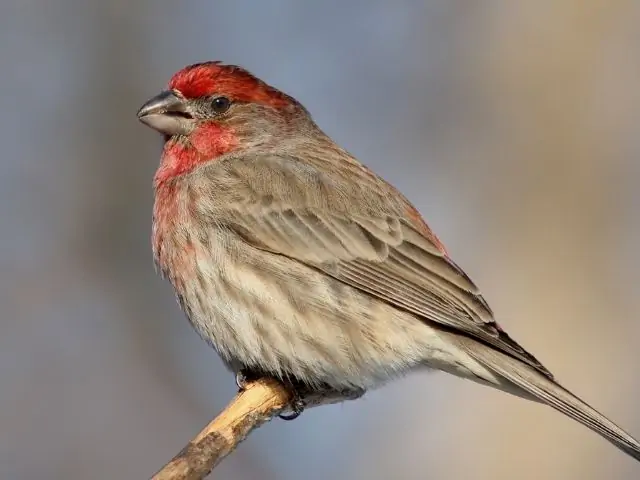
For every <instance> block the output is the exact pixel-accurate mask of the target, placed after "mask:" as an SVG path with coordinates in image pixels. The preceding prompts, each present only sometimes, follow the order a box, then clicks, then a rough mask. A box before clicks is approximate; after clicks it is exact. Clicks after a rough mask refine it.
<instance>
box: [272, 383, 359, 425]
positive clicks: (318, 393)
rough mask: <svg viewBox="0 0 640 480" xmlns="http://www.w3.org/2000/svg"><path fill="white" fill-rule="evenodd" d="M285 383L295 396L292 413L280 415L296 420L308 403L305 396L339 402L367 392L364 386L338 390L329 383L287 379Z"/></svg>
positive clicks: (355, 397)
mask: <svg viewBox="0 0 640 480" xmlns="http://www.w3.org/2000/svg"><path fill="white" fill-rule="evenodd" d="M285 385H286V386H287V388H289V390H290V391H291V394H292V396H293V399H292V400H291V405H290V408H291V411H292V413H290V414H286V415H282V414H281V415H278V416H279V417H280V418H281V419H282V420H295V419H296V418H298V417H299V416H300V414H301V413H302V412H303V411H304V409H305V407H306V403H305V401H304V399H305V398H316V399H317V398H320V397H321V398H324V399H325V400H327V399H331V400H332V401H330V402H328V403H337V402H343V401H347V400H356V399H358V398H360V397H362V396H363V395H364V394H365V392H366V390H364V389H362V388H352V389H344V390H337V389H335V388H332V387H330V386H328V385H320V386H316V387H311V386H309V385H307V384H305V383H303V382H300V381H297V380H287V381H286V382H285ZM311 403H314V402H313V400H311Z"/></svg>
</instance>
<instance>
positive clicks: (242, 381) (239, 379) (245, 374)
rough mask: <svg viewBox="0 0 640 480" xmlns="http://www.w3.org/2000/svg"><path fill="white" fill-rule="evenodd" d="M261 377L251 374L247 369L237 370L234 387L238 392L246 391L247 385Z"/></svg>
mask: <svg viewBox="0 0 640 480" xmlns="http://www.w3.org/2000/svg"><path fill="white" fill-rule="evenodd" d="M261 376H262V375H260V374H258V373H256V372H252V371H251V370H248V369H244V368H243V369H242V370H238V372H237V373H236V385H237V386H238V390H239V391H240V392H242V391H244V390H246V388H247V385H248V384H249V383H251V382H253V381H255V380H258V379H259V378H260V377H261Z"/></svg>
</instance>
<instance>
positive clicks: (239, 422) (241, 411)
mask: <svg viewBox="0 0 640 480" xmlns="http://www.w3.org/2000/svg"><path fill="white" fill-rule="evenodd" d="M349 398H355V396H351V397H350V396H349V395H345V394H343V393H339V392H317V391H316V392H309V393H305V394H303V400H304V403H305V408H310V407H314V406H318V405H326V404H329V403H337V402H341V401H344V400H347V399H349ZM291 399H292V394H291V392H290V391H289V389H287V388H286V387H285V386H284V385H283V384H282V383H280V382H278V381H277V380H273V379H271V378H261V379H258V380H256V381H253V382H250V383H248V384H247V386H246V388H245V389H244V390H243V391H242V392H239V393H238V394H237V395H236V396H235V398H234V399H233V400H232V401H231V403H230V404H229V405H227V407H226V408H225V409H224V410H223V411H222V413H220V415H218V416H217V417H216V418H215V419H213V420H212V421H211V423H209V425H207V426H206V427H205V428H204V429H203V430H202V431H201V432H200V433H198V435H196V436H195V438H193V439H192V440H191V441H190V442H189V443H188V444H187V445H186V446H185V447H184V448H183V449H182V450H181V451H180V453H178V455H176V456H175V457H174V458H173V459H172V460H171V461H170V462H169V463H167V464H166V465H165V466H164V467H162V469H160V471H158V473H156V474H155V475H154V476H153V477H152V479H151V480H199V479H202V478H204V477H206V476H207V475H209V473H211V470H213V468H214V467H215V466H216V465H217V464H218V463H220V461H221V460H222V459H223V458H224V457H226V456H227V455H229V454H230V453H231V452H232V451H233V450H234V449H235V448H236V447H237V446H238V445H239V444H240V442H242V441H243V440H244V439H245V438H247V436H248V435H249V434H250V433H251V432H252V431H253V430H255V429H256V428H258V427H260V426H261V425H262V424H264V423H265V422H268V421H269V420H271V419H272V418H273V417H275V416H276V415H278V414H279V413H281V412H282V411H283V410H286V409H287V408H288V407H289V405H290V403H291Z"/></svg>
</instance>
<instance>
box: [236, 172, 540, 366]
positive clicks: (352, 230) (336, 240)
mask: <svg viewBox="0 0 640 480" xmlns="http://www.w3.org/2000/svg"><path fill="white" fill-rule="evenodd" d="M261 178H264V177H261ZM294 180H295V179H294ZM271 181H272V182H275V183H278V179H277V178H276V179H273V178H272V179H271ZM292 181H293V180H292V178H289V179H288V183H287V185H290V184H291V182H292ZM245 186H246V185H245ZM335 186H336V188H338V189H340V185H335ZM378 186H379V184H378ZM263 187H264V185H263V186H262V187H261V186H258V187H256V184H255V183H254V184H253V185H252V188H251V192H250V194H246V195H243V198H242V201H240V203H239V204H238V205H241V208H238V210H237V211H235V212H232V214H231V215H228V216H227V218H226V219H225V223H226V227H227V228H230V229H232V230H234V231H235V232H236V233H237V234H238V235H239V236H241V237H242V238H243V239H244V240H245V241H246V242H247V243H249V244H251V245H253V246H254V247H256V248H259V249H263V250H267V251H270V252H272V253H276V254H279V255H284V256H286V257H289V258H291V259H295V260H296V261H299V262H301V263H304V264H306V265H308V266H311V267H313V268H316V269H319V270H322V271H323V272H325V273H326V274H328V275H330V276H332V277H334V278H336V279H338V280H340V281H342V282H344V283H346V284H348V285H351V286H352V287H355V288H357V289H359V290H361V291H363V292H366V293H367V294H369V295H372V296H375V297H377V298H379V299H381V300H384V301H385V302H388V303H390V304H392V305H394V306H396V307H398V308H401V309H404V310H406V311H408V312H411V313H413V314H414V315H416V316H417V317H419V318H421V319H423V320H424V321H430V322H436V323H438V324H440V325H442V326H444V327H448V328H450V329H452V330H454V331H458V332H462V333H464V334H466V335H469V336H471V337H474V338H476V339H478V340H481V341H482V342H484V343H486V344H489V345H492V346H493V347H495V348H497V349H499V350H501V351H503V352H505V353H507V354H509V355H511V356H513V357H515V358H517V359H519V360H521V361H523V362H525V363H527V364H529V365H530V366H532V367H534V368H535V369H536V370H538V371H540V372H541V373H543V374H544V375H545V376H547V377H549V378H552V376H551V374H550V372H549V371H548V370H547V369H546V368H545V367H544V366H542V365H541V363H540V362H539V361H538V360H536V359H535V358H534V357H533V356H532V355H531V354H529V353H528V352H526V351H525V350H524V349H523V348H522V347H521V346H520V345H518V344H517V343H516V342H515V341H514V340H512V339H511V338H510V337H509V336H508V335H507V334H506V333H505V332H504V331H503V330H502V329H501V328H500V326H499V325H498V324H497V323H496V322H495V321H494V319H493V314H492V312H491V310H490V308H489V306H488V305H487V303H486V302H485V300H484V299H483V298H482V296H481V294H480V293H479V291H478V289H477V287H476V286H475V285H474V283H473V282H472V281H471V280H470V279H469V277H468V276H467V275H466V274H465V273H464V272H463V271H462V270H461V269H460V268H459V267H458V266H457V265H456V264H455V263H454V262H453V261H452V260H451V259H450V258H449V257H448V255H447V253H446V251H445V250H444V247H443V246H442V245H441V244H440V242H439V241H438V239H437V238H436V237H435V235H433V233H432V232H431V230H430V229H429V228H428V226H427V225H426V223H425V222H424V220H422V218H421V217H420V215H419V214H418V213H417V211H416V210H415V208H413V207H412V206H411V204H409V202H408V201H406V200H405V199H404V197H402V198H401V200H402V202H401V208H400V210H404V212H401V213H400V212H399V209H398V203H397V201H395V200H397V196H396V197H395V199H394V197H393V196H390V195H387V196H385V195H381V196H378V197H376V200H375V202H378V203H377V204H376V205H375V208H373V209H372V208H369V209H365V210H364V213H363V209H358V208H356V207H354V208H352V209H345V208H332V207H331V203H330V202H324V201H321V202H320V203H321V204H322V205H321V206H318V201H317V199H316V197H317V196H318V195H320V194H316V193H317V192H316V193H313V192H312V190H313V188H314V187H313V185H311V184H310V185H309V187H308V189H307V191H306V193H305V195H307V197H306V198H307V201H300V200H299V199H300V198H305V195H302V194H300V195H297V199H296V200H291V201H287V200H286V195H284V196H280V197H285V198H284V200H283V199H282V198H278V201H274V194H273V193H267V192H269V190H270V189H269V186H266V187H265V188H263ZM310 192H311V193H310ZM236 193H237V192H236ZM320 196H321V195H320ZM236 198H238V195H236ZM385 198H388V199H389V200H385ZM353 200H354V201H357V200H358V199H353ZM387 201H388V202H389V204H388V205H385V204H384V202H387ZM379 202H383V203H379ZM402 207H404V208H402ZM229 208H232V209H233V207H229ZM376 212H379V213H376ZM394 212H395V213H394Z"/></svg>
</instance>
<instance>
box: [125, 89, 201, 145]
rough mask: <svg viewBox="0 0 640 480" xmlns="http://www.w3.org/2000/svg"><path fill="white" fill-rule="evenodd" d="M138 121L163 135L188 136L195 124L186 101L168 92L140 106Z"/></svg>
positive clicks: (174, 93)
mask: <svg viewBox="0 0 640 480" xmlns="http://www.w3.org/2000/svg"><path fill="white" fill-rule="evenodd" d="M138 120H140V121H141V122H142V123H144V124H145V125H148V126H149V127H151V128H153V129H154V130H157V131H159V132H160V133H163V134H164V135H188V134H189V133H190V132H191V131H192V130H193V126H194V123H195V120H194V118H193V116H192V115H191V113H190V112H189V108H188V105H187V102H186V100H185V99H184V98H182V97H181V96H179V95H177V94H176V92H173V91H170V90H168V91H165V92H162V93H160V94H158V95H156V96H155V97H153V98H152V99H151V100H149V101H148V102H147V103H145V104H144V105H142V107H140V110H138Z"/></svg>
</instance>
